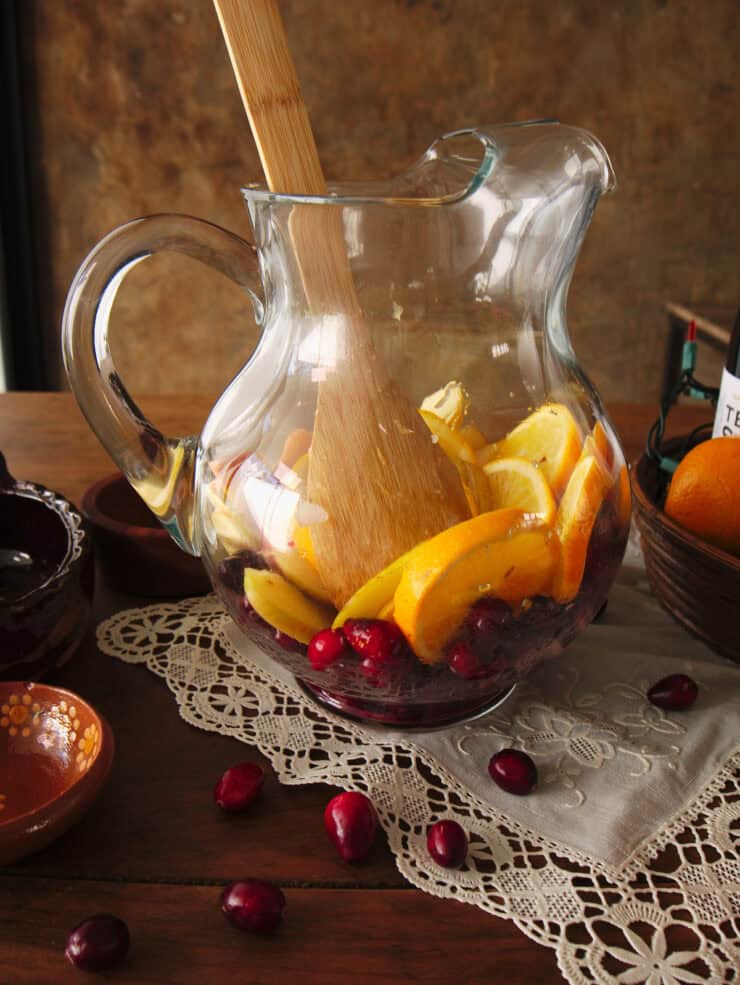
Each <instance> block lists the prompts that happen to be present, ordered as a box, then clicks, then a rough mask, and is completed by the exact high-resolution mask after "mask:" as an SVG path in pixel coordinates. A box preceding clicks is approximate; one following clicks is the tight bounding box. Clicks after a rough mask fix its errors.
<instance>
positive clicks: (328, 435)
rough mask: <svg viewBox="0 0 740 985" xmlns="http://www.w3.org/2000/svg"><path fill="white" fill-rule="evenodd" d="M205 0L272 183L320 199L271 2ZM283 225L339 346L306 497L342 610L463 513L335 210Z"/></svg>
mask: <svg viewBox="0 0 740 985" xmlns="http://www.w3.org/2000/svg"><path fill="white" fill-rule="evenodd" d="M214 4H215V7H216V11H217V13H218V17H219V20H220V23H221V29H222V31H223V34H224V38H225V40H226V45H227V48H228V51H229V56H230V58H231V64H232V67H233V70H234V74H235V75H236V79H237V82H238V85H239V91H240V93H241V97H242V102H243V103H244V107H245V109H246V111H247V116H248V117H249V123H250V126H251V129H252V134H253V136H254V139H255V142H256V144H257V149H258V151H259V155H260V160H261V162H262V167H263V169H264V172H265V177H266V179H267V184H268V186H269V188H270V189H271V190H272V191H275V192H283V193H289V194H295V195H326V193H327V188H326V182H325V180H324V175H323V171H322V169H321V163H320V161H319V156H318V151H317V149H316V143H315V141H314V137H313V133H312V131H311V125H310V123H309V120H308V113H307V112H306V107H305V105H304V103H303V98H302V96H301V91H300V86H299V83H298V77H297V75H296V72H295V68H294V66H293V62H292V59H291V57H290V52H289V50H288V42H287V38H286V36H285V30H284V28H283V24H282V21H281V18H280V13H279V11H278V8H277V4H276V2H275V0H214ZM290 233H291V238H292V241H293V248H294V250H295V253H296V257H297V260H298V264H299V267H300V271H301V279H302V281H303V287H304V290H305V293H306V297H307V300H308V304H309V308H310V310H311V313H312V315H313V316H321V315H331V316H333V317H332V318H331V320H330V321H327V322H326V330H327V332H329V331H331V332H332V333H333V338H332V343H333V346H335V351H337V352H340V353H342V356H341V358H339V359H338V360H337V364H336V366H334V367H328V368H327V370H326V374H325V377H324V379H323V380H322V381H321V383H320V384H319V395H318V403H317V409H316V418H315V422H314V432H313V440H312V443H311V453H310V457H309V473H308V498H309V500H310V501H311V502H313V503H317V504H318V505H320V506H322V507H323V508H324V509H325V510H326V512H327V514H328V517H329V519H328V520H327V522H325V523H321V524H316V525H315V526H312V527H311V536H312V542H313V547H314V550H315V554H316V561H317V565H318V569H319V574H320V575H321V578H322V581H323V582H324V584H325V586H326V588H327V590H328V592H329V594H330V595H331V597H332V599H333V600H334V603H335V605H337V607H341V606H342V605H343V604H344V602H346V600H347V599H348V598H349V597H350V596H351V595H352V594H353V593H354V592H355V591H356V589H357V588H359V587H360V585H362V584H364V583H365V582H366V581H367V580H368V579H369V578H371V577H372V576H373V575H374V574H376V573H377V572H378V571H380V570H381V569H382V568H384V567H385V566H386V565H387V564H389V563H390V562H391V561H393V560H394V559H395V558H396V557H398V556H399V555H401V554H403V553H404V552H405V551H407V550H409V548H411V547H413V546H414V544H417V543H418V542H419V541H421V540H425V539H426V538H427V537H431V536H432V535H433V534H435V533H438V532H439V531H440V530H443V529H446V528H447V527H449V526H450V525H451V524H453V523H458V522H460V521H461V520H463V519H466V518H467V517H469V515H470V514H469V511H468V509H467V506H466V503H465V498H464V495H463V491H462V487H461V485H460V481H459V479H458V477H457V473H456V471H455V469H454V467H453V466H452V464H451V463H450V462H449V461H448V460H447V458H446V457H445V456H444V454H443V452H442V451H441V450H440V449H439V448H438V446H437V445H436V444H434V443H433V442H432V440H431V436H430V434H429V431H428V430H427V429H426V427H425V425H424V424H423V422H422V420H421V418H420V416H419V415H418V414H417V412H416V410H415V409H414V407H412V406H411V405H410V404H409V402H408V401H407V400H406V399H405V397H404V396H403V394H402V393H401V391H400V390H399V389H398V387H397V386H396V384H395V383H394V382H393V381H392V380H391V379H390V377H389V376H388V375H387V373H386V372H385V371H384V369H383V367H382V366H381V365H380V361H379V359H378V356H377V353H376V352H375V349H374V347H373V345H372V343H371V340H370V335H369V331H368V328H367V325H366V323H365V322H364V320H363V318H362V312H361V309H360V305H359V302H358V300H357V295H356V293H355V288H354V283H353V281H352V274H351V270H350V266H349V261H348V258H347V251H346V246H345V241H344V235H343V229H342V209H341V207H340V206H331V205H318V206H317V205H303V206H301V205H297V206H295V207H294V211H293V214H292V215H291V219H290ZM337 316H339V317H337Z"/></svg>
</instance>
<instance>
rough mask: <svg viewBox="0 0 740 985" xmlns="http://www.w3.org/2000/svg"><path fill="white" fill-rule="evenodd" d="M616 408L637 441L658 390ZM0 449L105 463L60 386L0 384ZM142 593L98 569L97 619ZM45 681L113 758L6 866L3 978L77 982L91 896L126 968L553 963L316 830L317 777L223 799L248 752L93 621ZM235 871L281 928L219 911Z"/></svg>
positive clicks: (197, 978) (171, 403) (524, 975)
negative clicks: (132, 661)
mask: <svg viewBox="0 0 740 985" xmlns="http://www.w3.org/2000/svg"><path fill="white" fill-rule="evenodd" d="M142 405H143V408H144V409H145V411H146V412H148V413H149V414H150V415H151V417H152V419H153V420H154V421H155V422H156V423H157V424H158V425H159V426H160V427H162V429H163V430H165V431H166V432H167V431H169V432H170V433H173V434H174V433H187V432H188V431H195V430H197V429H198V428H199V426H200V424H201V423H202V421H203V420H204V419H205V417H206V415H207V412H208V409H209V407H210V405H211V401H210V400H208V399H205V398H192V399H183V398H180V399H174V398H167V397H158V398H152V399H150V400H144V401H142ZM612 411H613V417H614V420H615V422H616V424H617V427H618V429H619V430H620V432H621V435H622V439H623V442H624V445H625V449H626V452H627V454H628V457H629V458H634V457H635V456H636V455H638V454H639V453H640V451H641V450H642V447H643V445H644V440H645V435H646V432H647V429H648V426H649V424H650V423H651V422H652V420H653V419H654V417H655V414H656V408H655V407H652V406H635V405H632V406H617V407H614V408H612ZM706 417H707V408H706V407H704V406H700V407H693V406H691V407H679V408H676V410H675V414H674V415H672V424H673V425H674V426H675V427H678V428H680V429H687V428H688V427H690V426H694V425H695V424H697V423H699V422H700V421H701V420H702V419H704V418H706ZM0 450H2V451H3V452H4V453H5V455H6V457H7V461H8V466H9V468H10V471H11V472H12V473H13V474H15V475H16V476H18V477H19V478H25V479H31V480H34V481H37V482H41V483H43V484H44V485H47V486H49V487H51V488H53V489H56V490H59V491H60V492H62V493H64V494H65V495H66V496H68V497H69V498H70V499H71V500H73V501H74V502H76V503H79V502H80V500H81V498H82V493H83V491H84V490H85V489H86V488H87V486H88V485H90V484H91V483H92V482H94V481H95V480H97V479H99V478H101V477H102V476H104V475H106V474H108V473H109V472H111V471H112V466H111V462H110V459H109V458H108V457H107V455H106V453H105V452H104V451H103V450H102V449H101V448H100V446H99V445H98V443H97V440H96V439H95V437H94V436H93V434H92V433H91V432H90V430H89V429H88V427H87V424H86V423H85V421H84V420H83V418H82V416H81V414H80V413H79V411H78V410H77V407H76V404H74V402H73V399H72V397H71V396H70V395H69V394H4V395H3V394H0ZM141 601H142V600H140V599H132V598H130V597H123V596H115V595H113V594H112V593H110V592H109V591H107V590H106V589H105V587H104V585H103V584H102V582H101V580H100V579H98V586H97V597H96V613H95V616H96V621H97V622H99V621H100V620H101V619H103V618H105V617H107V616H108V615H110V614H111V613H112V612H114V611H117V610H119V609H122V608H127V607H130V606H131V605H135V604H140V602H141ZM54 681H55V682H56V683H59V684H62V685H64V686H66V687H69V688H72V689H73V690H75V691H77V692H79V693H80V694H82V695H83V696H84V697H86V698H87V699H89V700H91V701H92V702H93V704H94V705H96V707H97V708H99V710H100V711H101V712H102V713H103V714H104V715H105V716H106V717H107V718H108V720H109V722H110V723H111V725H112V727H113V730H114V732H115V736H116V744H117V751H116V759H115V763H114V766H113V771H112V775H111V779H110V781H109V783H108V785H107V787H106V789H105V791H104V792H103V794H102V796H101V798H100V799H99V800H98V801H97V802H96V804H94V805H93V807H92V809H91V810H90V811H89V813H88V814H87V815H86V817H85V818H84V819H83V820H82V821H81V822H80V823H79V824H78V825H77V827H75V828H74V829H72V830H71V831H70V832H69V833H68V834H66V835H65V836H64V837H63V838H61V839H60V840H59V841H58V842H56V844H54V845H52V846H51V847H49V848H48V849H46V850H45V851H43V852H41V853H40V854H38V855H36V856H34V857H32V858H29V859H26V860H25V861H23V862H20V863H18V864H17V865H14V866H10V867H8V868H6V869H5V870H4V871H3V872H2V874H0V890H1V894H0V985H20V983H23V985H65V983H77V985H79V983H80V982H81V981H82V975H81V973H80V972H78V971H76V970H75V969H73V968H72V967H71V965H69V964H68V963H67V962H66V961H65V959H64V957H63V951H64V945H65V939H66V935H67V933H68V932H69V930H70V929H71V928H72V927H73V926H74V925H75V924H76V923H77V922H79V921H80V920H82V919H84V918H85V917H87V916H90V915H91V914H94V913H100V912H112V913H115V914H117V915H119V916H120V917H122V918H123V919H124V920H126V922H127V923H128V925H129V927H130V930H131V935H132V941H133V943H132V949H131V953H130V956H129V959H128V961H127V963H126V964H125V965H124V966H123V967H122V968H120V969H118V970H116V972H115V973H111V974H110V980H111V981H116V982H122V983H123V982H135V983H137V985H144V983H146V985H149V983H151V985H165V983H166V985H173V983H178V985H180V983H182V985H186V983H193V985H195V983H197V985H213V983H216V982H251V983H264V985H268V983H269V985H280V983H288V982H293V981H296V982H306V983H317V985H334V983H336V985H340V983H341V985H345V983H349V982H351V983H352V985H362V983H365V982H373V983H378V982H382V983H384V985H393V983H396V982H398V983H401V982H404V983H409V982H423V983H424V985H434V983H440V985H447V983H450V982H456V981H461V982H466V983H467V982H491V983H494V982H501V983H507V985H509V983H511V985H527V983H530V982H531V983H538V985H544V983H549V982H561V981H562V978H561V976H560V973H559V971H558V969H557V965H556V961H555V956H554V952H552V951H551V950H549V949H547V948H544V947H540V946H538V945H536V944H534V943H533V942H531V941H530V940H528V939H527V938H526V937H525V936H524V935H523V934H522V933H521V932H520V931H519V930H518V929H517V928H516V927H515V926H514V925H513V924H512V923H511V922H509V921H505V920H500V919H497V918H495V917H491V916H488V915H487V914H485V913H483V912H482V911H481V910H479V909H477V908H475V907H472V906H467V905H465V904H463V903H457V902H454V901H447V900H439V899H435V898H433V897H431V896H428V895H425V894H423V893H421V892H419V891H417V890H416V889H414V888H412V887H410V886H409V885H408V884H407V883H406V882H405V881H404V880H403V879H402V878H401V876H400V875H399V873H398V872H397V870H396V868H395V865H394V863H393V860H392V858H391V855H390V852H389V851H388V848H387V846H386V845H385V843H382V842H381V843H379V844H378V845H377V846H376V849H375V850H374V852H373V855H372V857H371V858H370V859H369V860H368V861H367V862H365V863H364V864H362V865H358V866H350V865H347V864H345V863H343V862H341V861H340V860H339V858H338V857H337V855H336V853H335V852H334V850H333V848H331V847H330V846H329V844H328V842H327V839H326V835H325V833H324V830H323V821H322V815H323V809H324V805H325V804H326V802H327V801H328V799H329V798H330V796H332V794H333V793H334V791H333V790H331V789H330V788H328V787H325V786H318V785H317V786H302V787H281V786H280V785H279V784H278V782H277V780H276V779H275V777H274V775H271V774H269V770H268V779H267V782H266V786H265V791H264V794H263V796H262V798H261V800H260V801H259V802H258V803H257V804H255V805H254V808H253V809H252V810H250V812H249V813H247V814H245V815H242V816H226V815H224V814H222V813H221V812H220V811H219V810H218V809H217V808H216V807H215V806H214V804H213V801H212V796H211V791H212V788H213V785H214V783H215V781H216V779H217V778H218V777H219V776H220V774H221V773H222V771H223V770H224V769H225V768H226V767H228V766H230V765H232V764H233V763H235V762H239V761H242V760H244V759H247V758H249V759H253V760H258V761H261V757H260V755H259V754H258V753H257V752H256V751H255V750H252V749H250V748H245V747H244V746H243V745H242V744H240V743H239V742H237V741H236V740H234V739H228V738H223V737H221V736H217V735H211V734H208V733H205V732H201V731H198V730H196V729H194V728H191V727H190V726H188V725H186V724H185V723H184V722H183V721H182V720H181V719H180V718H179V717H178V714H177V709H176V706H175V701H174V699H173V698H172V696H171V695H170V693H169V691H168V690H167V688H166V686H165V685H164V683H163V682H162V681H161V680H159V679H158V678H155V677H154V675H152V674H150V673H149V672H148V671H146V670H145V669H143V668H141V667H132V666H128V665H125V664H122V663H119V662H117V661H115V660H113V659H112V658H110V657H107V656H104V655H103V654H101V653H99V652H98V650H97V649H96V646H95V642H94V634H93V633H91V634H90V635H89V637H88V639H87V641H86V642H85V644H84V645H83V646H82V648H81V650H80V651H78V653H77V654H76V656H75V657H74V658H73V660H72V661H71V662H70V663H69V664H68V665H67V667H66V668H64V669H63V670H62V671H61V672H59V673H57V674H56V676H55V679H54ZM240 876H258V877H263V878H267V879H271V880H273V881H274V882H276V883H278V884H279V885H280V886H281V887H282V888H283V889H284V891H285V894H286V896H287V899H288V908H287V911H286V918H285V920H284V923H283V926H282V928H281V929H280V931H279V933H278V934H277V935H276V936H275V937H273V938H270V939H260V938H256V937H253V936H249V935H244V934H240V933H239V932H237V931H235V930H233V929H232V928H231V927H230V926H228V925H227V924H226V923H225V921H224V918H223V916H222V914H221V912H220V910H219V906H218V898H219V893H220V889H221V887H222V886H223V885H224V884H225V883H226V882H228V881H229V880H231V879H233V878H238V877H240ZM91 980H92V979H91Z"/></svg>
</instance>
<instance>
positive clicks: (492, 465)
mask: <svg viewBox="0 0 740 985" xmlns="http://www.w3.org/2000/svg"><path fill="white" fill-rule="evenodd" d="M483 471H484V472H485V474H486V477H487V478H488V482H489V485H490V487H491V509H494V510H500V509H505V508H506V507H511V506H514V507H516V508H517V509H520V510H524V512H525V513H530V514H532V515H533V516H536V517H537V519H538V520H540V521H541V522H542V523H547V524H549V523H552V521H553V518H554V516H555V500H554V498H553V495H552V492H551V491H550V487H549V486H548V484H547V479H546V478H545V476H544V474H543V472H542V470H541V469H538V468H536V467H535V466H534V465H532V463H531V462H530V461H528V460H527V459H526V458H494V459H493V461H491V462H489V463H488V465H486V466H485V467H484V469H483Z"/></svg>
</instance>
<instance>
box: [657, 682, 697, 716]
mask: <svg viewBox="0 0 740 985" xmlns="http://www.w3.org/2000/svg"><path fill="white" fill-rule="evenodd" d="M698 693H699V688H698V686H697V684H696V681H694V680H692V679H691V678H690V677H689V676H688V675H687V674H669V675H668V677H663V678H661V680H659V681H657V682H656V683H655V684H653V686H652V687H651V688H650V690H649V691H648V693H647V696H648V701H650V702H651V704H654V705H655V706H656V707H657V708H662V709H663V710H664V711H683V710H684V709H686V708H690V707H691V706H692V705H693V703H694V702H695V701H696V696H697V694H698Z"/></svg>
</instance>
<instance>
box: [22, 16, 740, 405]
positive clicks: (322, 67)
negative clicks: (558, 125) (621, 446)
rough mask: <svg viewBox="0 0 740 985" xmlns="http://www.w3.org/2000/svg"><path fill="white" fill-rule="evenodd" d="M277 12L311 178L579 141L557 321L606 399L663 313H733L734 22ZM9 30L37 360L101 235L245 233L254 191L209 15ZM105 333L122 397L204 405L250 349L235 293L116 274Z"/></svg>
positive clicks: (247, 142)
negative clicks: (444, 140)
mask: <svg viewBox="0 0 740 985" xmlns="http://www.w3.org/2000/svg"><path fill="white" fill-rule="evenodd" d="M281 8H282V10H283V16H284V19H285V23H286V29H287V32H288V36H289V40H290V43H291V48H292V51H293V55H294V59H295V62H296V65H297V68H298V72H299V75H300V78H301V80H302V85H303V89H304V95H305V98H306V102H307V104H308V107H309V112H310V115H311V118H312V122H313V125H314V129H315V132H316V137H317V143H318V146H319V151H320V154H321V157H322V161H323V163H324V167H325V170H326V172H327V175H328V176H329V177H330V178H367V177H381V176H385V175H388V174H390V173H393V172H396V171H397V170H399V169H401V168H403V167H404V166H406V165H407V164H408V163H409V162H410V161H411V160H413V159H414V158H415V157H416V156H418V154H419V153H420V152H421V151H423V150H424V148H425V147H426V146H427V145H428V143H429V142H430V141H431V140H432V139H433V138H434V137H435V136H436V135H438V134H440V133H443V132H445V131H447V130H451V129H455V128H458V127H462V126H467V125H471V124H484V123H489V122H503V121H513V120H525V119H530V118H535V117H543V116H553V117H557V118H559V119H560V120H562V121H563V122H568V123H572V124H575V125H579V126H583V127H585V128H587V129H588V130H591V131H592V132H593V133H594V134H596V135H597V136H598V137H599V138H600V139H601V140H602V141H603V143H604V145H605V146H606V148H607V150H608V151H609V153H610V156H611V158H612V162H613V164H614V168H615V171H616V173H617V178H618V181H619V187H618V189H617V192H616V194H615V195H614V196H612V197H610V198H606V199H604V200H602V202H601V204H600V205H599V208H598V209H597V213H596V216H595V219H594V222H593V224H592V227H591V230H590V233H589V235H588V238H587V241H586V244H585V246H584V249H583V252H582V255H581V259H580V261H579V264H578V267H577V269H576V274H575V278H574V281H573V285H572V288H571V294H570V302H569V322H570V326H571V333H572V337H573V341H574V344H575V347H576V350H577V352H578V354H579V356H580V357H581V360H582V362H583V364H584V365H585V367H586V369H587V371H588V372H589V373H590V375H591V376H592V377H593V379H594V380H595V382H596V383H597V385H598V386H599V387H600V388H601V390H602V393H603V395H604V396H605V398H606V399H610V400H611V399H653V398H654V397H655V396H656V394H657V388H658V384H659V379H660V368H661V365H662V351H663V350H662V347H663V340H664V332H665V328H664V326H665V317H664V314H663V310H662V306H663V303H664V302H665V301H666V300H669V299H673V300H688V301H694V302H696V301H701V300H712V301H714V302H717V303H723V304H730V305H732V304H737V303H738V302H739V301H740V264H739V263H738V256H739V252H738V243H739V242H740V206H739V202H740V194H739V193H740V177H739V174H740V167H739V165H740V127H738V125H737V120H738V109H739V108H740V100H739V99H738V88H739V85H738V78H739V76H740V73H739V72H738V69H737V66H738V55H739V54H740V26H739V25H740V18H738V16H737V10H738V8H737V0H705V2H704V3H702V4H697V3H696V2H694V0H628V2H624V3H610V4H602V3H595V2H594V0H569V2H567V0H560V2H558V0H499V2H483V0H344V2H340V3H339V2H336V0H284V2H283V3H282V4H281ZM24 10H25V13H26V20H25V30H26V32H27V41H28V45H27V51H28V53H29V55H28V59H29V65H28V67H29V70H31V71H32V72H33V74H34V76H35V84H36V92H37V101H38V103H37V104H38V119H37V122H36V132H37V136H38V161H39V164H40V170H39V173H38V180H37V182H36V203H37V205H38V208H39V215H40V220H41V225H40V243H41V246H42V250H43V251H45V252H46V253H47V258H46V260H47V262H48V269H49V272H50V273H49V278H50V282H49V285H48V292H47V294H46V296H45V298H44V301H45V303H46V317H47V321H48V331H49V334H50V337H51V338H53V337H54V336H55V334H56V332H57V331H58V330H57V326H58V324H59V320H60V315H61V309H62V305H63V302H64V296H65V293H66V289H67V286H68V284H69V282H70V280H71V278H72V276H73V274H74V271H75V269H76V267H77V265H78V264H79V262H80V261H81V260H82V258H83V256H84V255H85V253H86V252H87V251H88V250H89V249H90V247H92V245H93V244H94V243H95V242H96V241H97V240H98V239H99V238H100V237H101V236H102V235H103V234H104V233H106V232H107V231H108V230H110V229H111V228H112V227H113V226H115V225H117V224H118V223H120V222H122V221H124V220H126V219H128V218H130V217H133V216H137V215H142V214H146V213H149V212H161V211H185V212H190V213H192V214H195V215H200V216H202V217H204V218H207V219H211V220H213V221H215V222H218V223H221V224H223V225H225V226H227V227H229V228H232V229H234V230H235V231H239V230H242V231H245V230H246V228H247V225H248V223H247V219H246V215H245V213H243V211H242V206H241V203H240V199H239V195H238V191H237V189H238V186H239V184H240V183H243V182H248V181H253V180H257V179H258V178H259V174H260V172H259V164H258V160H257V156H256V152H255V149H254V146H253V143H252V140H251V137H250V135H249V132H248V129H247V127H246V123H245V120H244V117H243V115H242V110H241V106H240V103H239V99H238V95H237V92H236V88H235V85H234V82H233V79H232V76H231V70H230V67H229V64H228V60H227V57H226V53H225V49H224V46H223V42H222V40H221V36H220V33H219V29H218V24H217V21H216V17H215V14H214V11H213V8H212V5H211V3H210V0H158V2H156V3H154V2H152V0H118V2H116V3H115V4H101V3H99V2H98V0H26V4H25V6H24ZM42 262H43V257H42ZM165 276H166V277H167V278H168V279H167V286H166V287H164V286H163V278H164V277H165ZM114 332H115V339H116V341H115V343H114V351H115V353H116V355H117V358H118V361H119V369H120V371H121V375H122V376H123V377H124V379H126V380H127V382H128V383H129V385H130V388H131V389H132V390H133V391H134V392H146V391H161V392H173V391H181V392H187V391H193V390H199V391H204V392H216V391H218V390H220V389H221V388H222V386H223V384H224V383H225V381H226V380H227V379H228V378H229V377H230V376H231V375H232V374H233V372H235V371H236V369H238V367H239V366H240V364H241V363H242V361H243V359H244V358H245V356H246V355H247V354H248V352H249V351H250V348H251V346H252V345H253V344H254V340H255V330H254V328H253V327H252V326H251V324H250V323H249V317H248V308H247V306H246V305H245V302H244V300H243V298H242V296H241V295H240V293H239V291H238V290H237V289H236V288H233V287H232V286H231V285H229V284H228V283H226V282H225V281H223V280H222V279H217V278H216V275H213V274H209V273H207V272H205V271H202V270H201V269H200V268H199V266H198V265H197V264H196V263H195V262H194V261H184V260H174V261H173V260H171V259H169V258H163V259H157V260H155V261H149V262H148V263H147V264H142V265H140V266H139V267H138V268H137V269H136V270H135V271H134V272H133V274H132V275H131V277H130V283H129V282H127V284H126V285H125V287H124V290H123V291H122V292H121V303H120V305H119V307H118V309H117V312H116V315H115V323H114ZM53 348H54V350H55V349H56V342H55V341H54V342H53Z"/></svg>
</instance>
